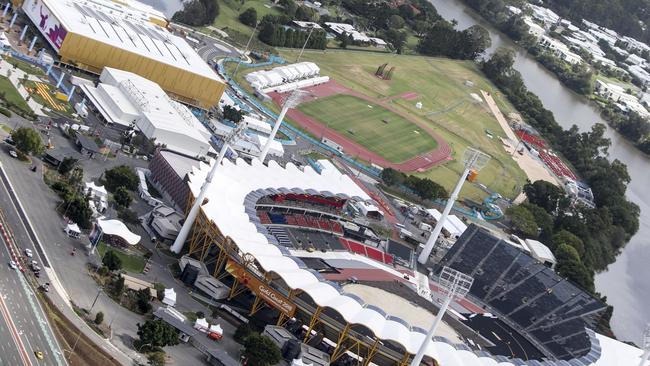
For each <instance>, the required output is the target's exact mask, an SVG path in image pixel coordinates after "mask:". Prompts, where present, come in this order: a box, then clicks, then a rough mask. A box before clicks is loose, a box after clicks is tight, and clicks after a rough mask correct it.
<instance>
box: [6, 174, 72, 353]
mask: <svg viewBox="0 0 650 366" xmlns="http://www.w3.org/2000/svg"><path fill="white" fill-rule="evenodd" d="M0 207H1V208H2V210H3V211H4V212H5V215H7V216H11V217H18V213H17V212H16V208H15V207H14V206H13V203H12V201H11V199H10V197H9V193H8V191H7V189H6V187H5V185H4V183H3V182H2V181H0ZM2 229H4V230H7V227H3V228H2ZM11 230H12V231H13V228H11ZM0 231H1V230H0ZM3 233H4V232H3ZM17 244H18V245H20V246H22V247H21V248H19V249H18V248H16V247H14V253H15V252H18V251H20V252H22V250H23V249H24V248H30V249H32V250H34V248H33V246H32V245H31V242H29V241H19V242H18V243H17ZM12 245H15V244H14V243H12V242H11V239H10V240H7V237H6V236H5V235H4V234H3V235H0V246H1V247H2V248H0V311H1V312H2V321H1V322H0V323H1V324H0V325H1V326H0V341H1V342H2V345H1V349H2V356H1V361H0V364H2V365H5V364H6V365H65V364H66V362H65V360H64V358H63V353H62V352H61V349H60V347H59V345H58V343H57V341H56V338H55V336H54V333H53V332H52V329H51V327H50V325H49V323H48V322H47V318H46V316H45V314H44V312H43V310H42V308H41V307H40V304H39V302H38V299H37V298H36V294H35V293H34V291H35V290H34V289H33V288H32V287H31V286H30V285H29V282H28V279H27V278H26V277H25V276H31V274H29V273H28V271H29V270H28V269H26V271H25V274H23V273H21V272H20V271H19V270H17V269H12V268H10V267H9V265H8V263H9V262H10V261H11V260H12V258H13V255H12V253H11V252H10V246H12ZM34 253H35V256H36V257H35V259H37V260H38V261H39V262H41V261H40V258H39V256H38V254H37V253H36V252H34ZM21 254H22V253H21ZM37 351H41V352H43V355H44V359H43V360H38V359H37V358H36V355H35V352H37Z"/></svg>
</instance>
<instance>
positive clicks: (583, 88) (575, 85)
mask: <svg viewBox="0 0 650 366" xmlns="http://www.w3.org/2000/svg"><path fill="white" fill-rule="evenodd" d="M528 52H530V54H532V55H533V56H535V58H536V59H537V61H538V62H539V63H541V64H542V65H543V66H544V67H546V68H547V69H548V70H550V71H551V72H552V73H554V74H555V75H556V76H557V77H558V79H560V81H561V82H562V83H563V84H564V85H566V86H567V87H568V88H569V89H571V90H573V91H575V92H576V93H578V94H582V95H589V94H591V92H592V91H593V90H592V84H591V80H592V77H593V75H594V73H593V71H592V70H591V68H590V67H589V66H588V65H587V64H585V63H584V62H579V63H576V64H570V63H568V62H566V61H563V60H560V59H559V58H557V57H556V56H555V55H553V54H551V53H550V52H548V51H546V50H544V49H543V48H541V47H538V46H534V47H531V48H529V49H528Z"/></svg>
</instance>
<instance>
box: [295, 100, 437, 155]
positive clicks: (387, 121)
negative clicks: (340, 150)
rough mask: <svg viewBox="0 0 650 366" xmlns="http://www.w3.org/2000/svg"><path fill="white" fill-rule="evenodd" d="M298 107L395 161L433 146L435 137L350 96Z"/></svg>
mask: <svg viewBox="0 0 650 366" xmlns="http://www.w3.org/2000/svg"><path fill="white" fill-rule="evenodd" d="M299 109H300V110H301V111H302V112H303V113H305V114H307V115H308V116H310V117H312V118H314V119H316V120H318V121H320V122H322V123H324V124H326V125H327V126H328V127H330V128H332V129H334V130H335V131H337V132H339V133H340V134H342V135H344V136H346V137H348V138H350V139H352V140H354V141H356V142H358V143H359V144H360V145H362V146H364V147H365V148H367V149H368V150H370V151H373V152H375V153H377V154H379V155H381V156H383V157H384V158H386V159H387V160H389V161H391V162H395V163H399V162H403V161H406V160H408V159H410V158H412V157H415V156H417V155H420V154H423V153H425V152H427V151H431V150H433V149H435V148H436V146H437V143H436V140H434V139H433V137H431V136H430V135H429V134H428V133H427V132H426V131H424V130H422V129H421V128H419V127H418V126H416V125H415V124H413V123H412V122H410V121H409V120H407V119H405V118H403V117H401V116H399V115H397V114H395V113H393V112H391V111H389V110H387V109H386V108H383V107H381V106H379V105H376V104H368V102H366V101H365V100H362V99H359V98H357V97H354V96H351V95H344V94H339V95H333V96H329V97H327V98H322V99H317V100H314V101H312V102H309V103H306V104H303V105H301V106H300V107H299Z"/></svg>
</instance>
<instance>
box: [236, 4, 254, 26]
mask: <svg viewBox="0 0 650 366" xmlns="http://www.w3.org/2000/svg"><path fill="white" fill-rule="evenodd" d="M239 21H240V22H242V23H244V24H246V25H247V26H249V27H254V26H255V25H256V24H257V10H255V8H248V9H246V10H244V12H243V13H241V14H239Z"/></svg>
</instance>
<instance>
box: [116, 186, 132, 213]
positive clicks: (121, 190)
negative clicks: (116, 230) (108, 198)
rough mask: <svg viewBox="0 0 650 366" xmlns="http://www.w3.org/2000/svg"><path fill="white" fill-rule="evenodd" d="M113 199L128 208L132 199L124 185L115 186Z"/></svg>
mask: <svg viewBox="0 0 650 366" xmlns="http://www.w3.org/2000/svg"><path fill="white" fill-rule="evenodd" d="M113 199H114V200H115V203H117V204H118V205H119V206H121V207H124V208H128V207H129V206H130V205H131V200H133V198H132V197H131V195H130V194H129V191H128V190H127V189H126V188H125V187H117V189H116V190H115V192H114V193H113Z"/></svg>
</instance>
